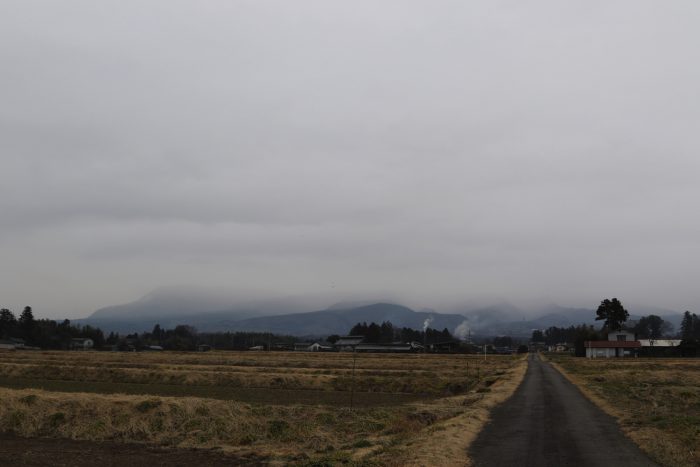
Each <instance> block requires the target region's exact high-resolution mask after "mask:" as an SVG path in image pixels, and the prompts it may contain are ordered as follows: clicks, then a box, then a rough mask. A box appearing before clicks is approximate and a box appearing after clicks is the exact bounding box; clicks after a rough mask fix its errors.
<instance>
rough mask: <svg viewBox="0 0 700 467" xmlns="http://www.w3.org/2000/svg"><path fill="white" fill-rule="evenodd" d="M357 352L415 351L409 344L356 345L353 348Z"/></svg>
mask: <svg viewBox="0 0 700 467" xmlns="http://www.w3.org/2000/svg"><path fill="white" fill-rule="evenodd" d="M355 350H356V351H358V352H391V353H403V352H412V351H414V350H415V349H414V348H413V346H412V345H411V344H358V345H357V347H355Z"/></svg>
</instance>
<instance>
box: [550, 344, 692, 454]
mask: <svg viewBox="0 0 700 467" xmlns="http://www.w3.org/2000/svg"><path fill="white" fill-rule="evenodd" d="M548 359H550V360H551V361H552V362H553V363H555V364H557V365H559V367H560V368H561V369H563V370H564V373H565V374H566V375H567V376H568V377H569V378H570V379H571V380H572V381H573V382H574V383H576V384H577V385H578V386H579V387H580V388H581V389H582V390H583V391H584V393H586V394H587V395H588V396H589V397H590V398H591V399H592V400H593V401H594V402H596V403H597V404H598V405H599V406H600V407H601V408H603V409H604V410H605V411H606V412H608V413H609V414H611V415H613V416H614V417H616V418H617V419H618V421H619V423H620V426H621V428H622V429H623V431H624V432H625V433H626V434H627V435H628V436H629V437H630V438H632V440H633V441H635V442H636V443H637V444H638V445H639V446H640V447H641V448H642V449H643V450H644V451H645V452H646V453H647V454H648V455H649V457H651V458H652V459H654V460H656V461H657V462H658V463H660V464H661V465H669V466H698V465H700V360H698V359H645V358H630V359H585V358H573V357H568V356H556V355H550V356H548Z"/></svg>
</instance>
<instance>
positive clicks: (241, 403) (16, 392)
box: [0, 351, 525, 465]
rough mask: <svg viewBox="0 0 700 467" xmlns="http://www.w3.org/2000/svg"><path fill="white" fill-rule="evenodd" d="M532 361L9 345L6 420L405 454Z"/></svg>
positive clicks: (101, 434) (346, 453)
mask: <svg viewBox="0 0 700 467" xmlns="http://www.w3.org/2000/svg"><path fill="white" fill-rule="evenodd" d="M524 364H525V363H524V360H523V359H522V358H520V357H512V356H507V357H496V356H489V357H488V358H487V359H486V360H485V361H484V359H483V357H481V358H477V357H475V356H466V355H430V354H428V355H426V354H411V355H395V354H357V355H353V354H351V353H306V352H216V351H214V352H206V353H185V352H182V353H176V352H152V353H148V352H143V353H133V352H132V353H116V352H4V353H0V431H2V432H5V433H9V434H14V435H19V436H23V437H51V438H70V439H74V440H87V441H103V442H137V443H143V444H147V445H155V446H164V447H170V448H207V449H211V448H215V449H220V450H222V451H225V452H227V453H229V454H230V453H234V454H236V455H241V456H248V455H253V454H254V455H255V456H257V457H256V458H258V457H260V456H262V457H263V458H265V459H269V460H270V461H271V462H273V463H274V462H280V463H296V464H300V465H303V464H305V463H309V462H311V463H313V462H317V461H321V462H354V463H360V464H362V463H369V464H371V463H373V462H379V463H381V464H386V465H389V464H392V463H396V462H399V460H400V459H404V461H405V459H406V458H405V457H402V456H403V455H404V454H405V453H406V452H407V450H408V448H407V446H410V445H412V444H413V443H414V442H415V440H416V439H417V438H424V436H422V435H425V434H426V433H428V432H430V433H433V435H439V432H440V431H442V430H443V429H444V430H448V429H447V428H444V426H445V424H448V425H449V422H450V421H454V420H456V419H459V418H460V417H462V418H463V417H464V416H468V415H469V412H470V411H471V410H474V411H478V410H482V408H481V407H482V406H483V405H484V404H488V403H489V399H490V398H492V397H493V396H494V394H495V393H497V392H499V391H498V390H497V388H499V387H500V386H505V383H514V382H515V381H516V380H517V379H518V378H519V377H521V376H522V371H524V370H523V368H524ZM353 365H354V367H355V370H354V374H355V376H354V378H353ZM494 389H496V391H494ZM482 412H483V411H482ZM482 412H479V413H480V414H481V415H480V417H481V418H483V413H482ZM475 413H476V412H475ZM461 454H462V455H464V453H463V452H462V453H461Z"/></svg>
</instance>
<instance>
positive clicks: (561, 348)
mask: <svg viewBox="0 0 700 467" xmlns="http://www.w3.org/2000/svg"><path fill="white" fill-rule="evenodd" d="M605 342H607V341H605ZM573 348H574V346H573V345H572V344H569V343H567V342H560V343H558V344H554V345H550V346H548V348H547V350H548V351H549V352H560V353H561V352H570V351H571V349H573Z"/></svg>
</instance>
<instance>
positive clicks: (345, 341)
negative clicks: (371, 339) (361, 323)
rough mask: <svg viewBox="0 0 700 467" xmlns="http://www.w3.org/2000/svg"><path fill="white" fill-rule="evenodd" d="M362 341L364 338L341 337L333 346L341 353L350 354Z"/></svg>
mask: <svg viewBox="0 0 700 467" xmlns="http://www.w3.org/2000/svg"><path fill="white" fill-rule="evenodd" d="M363 340H365V338H364V336H342V337H341V338H339V339H338V340H337V341H335V344H333V345H334V347H335V348H336V350H339V351H341V352H352V351H354V350H355V347H357V345H358V344H360V343H361V342H362V341H363Z"/></svg>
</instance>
